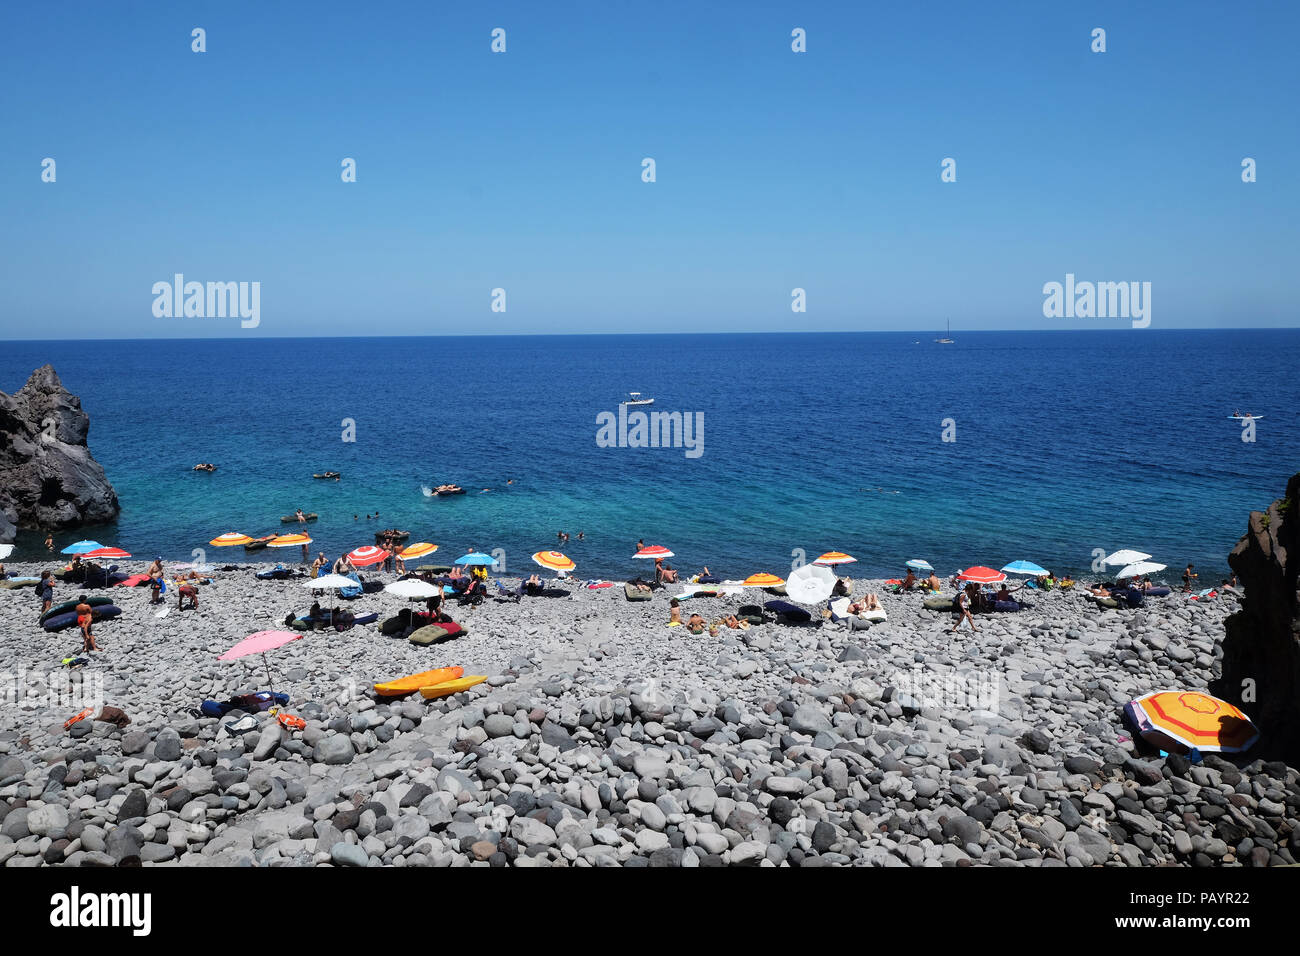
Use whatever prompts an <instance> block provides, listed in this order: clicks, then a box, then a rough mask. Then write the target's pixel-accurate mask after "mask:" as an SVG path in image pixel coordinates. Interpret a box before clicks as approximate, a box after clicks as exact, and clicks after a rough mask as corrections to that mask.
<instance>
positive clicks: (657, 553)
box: [632, 544, 676, 558]
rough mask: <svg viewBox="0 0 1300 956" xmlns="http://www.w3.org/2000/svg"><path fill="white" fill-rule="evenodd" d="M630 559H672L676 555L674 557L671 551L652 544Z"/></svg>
mask: <svg viewBox="0 0 1300 956" xmlns="http://www.w3.org/2000/svg"><path fill="white" fill-rule="evenodd" d="M632 557H634V558H672V557H676V555H674V554H673V553H672V552H671V551H669V550H668V549H667V548H665V547H662V546H661V545H657V544H652V545H649V546H647V547H644V548H642V549H641V550H640V551H638V552H637V553H636V554H634V555H632Z"/></svg>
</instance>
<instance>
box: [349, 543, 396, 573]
mask: <svg viewBox="0 0 1300 956" xmlns="http://www.w3.org/2000/svg"><path fill="white" fill-rule="evenodd" d="M387 557H388V552H387V551H385V550H384V549H383V548H376V547H375V546H374V545H373V544H363V545H362V546H361V547H359V548H357V549H356V550H355V551H349V552H348V560H349V561H351V562H352V564H353V566H354V567H358V568H365V567H369V566H370V565H372V564H379V563H380V562H381V561H383V560H384V559H385V558H387Z"/></svg>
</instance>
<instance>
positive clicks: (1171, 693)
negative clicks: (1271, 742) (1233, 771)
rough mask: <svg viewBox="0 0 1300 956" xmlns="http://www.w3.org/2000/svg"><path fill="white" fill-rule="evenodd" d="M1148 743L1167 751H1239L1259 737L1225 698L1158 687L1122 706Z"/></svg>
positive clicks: (1239, 711) (1252, 725) (1246, 718)
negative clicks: (1158, 689)
mask: <svg viewBox="0 0 1300 956" xmlns="http://www.w3.org/2000/svg"><path fill="white" fill-rule="evenodd" d="M1124 711H1125V713H1127V714H1128V717H1129V719H1130V720H1132V721H1133V724H1134V726H1136V727H1137V729H1138V732H1139V733H1140V734H1141V735H1142V737H1143V738H1144V739H1145V740H1147V741H1148V742H1149V743H1152V744H1154V745H1156V746H1157V747H1159V748H1160V749H1161V750H1167V751H1169V752H1170V753H1186V752H1187V751H1188V750H1190V749H1191V748H1192V747H1195V748H1196V749H1197V750H1199V751H1201V752H1203V753H1204V752H1221V753H1239V752H1240V751H1243V750H1249V749H1250V747H1251V746H1252V745H1253V744H1254V743H1255V741H1256V740H1258V739H1259V730H1258V729H1257V728H1256V727H1255V725H1254V724H1253V723H1251V720H1250V718H1249V717H1247V716H1246V715H1245V714H1244V713H1242V712H1241V710H1239V709H1238V708H1237V707H1234V706H1233V705H1232V704H1229V703H1228V702H1227V701H1226V700H1219V698H1217V697H1211V696H1210V695H1209V694H1206V693H1204V692H1202V691H1177V690H1161V691H1156V692H1155V693H1153V694H1146V695H1144V696H1142V697H1139V698H1137V699H1136V700H1132V701H1129V703H1128V704H1127V705H1125V707H1124Z"/></svg>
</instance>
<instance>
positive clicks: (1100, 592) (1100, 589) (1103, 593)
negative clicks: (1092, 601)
mask: <svg viewBox="0 0 1300 956" xmlns="http://www.w3.org/2000/svg"><path fill="white" fill-rule="evenodd" d="M1088 590H1090V591H1091V592H1092V594H1093V596H1094V597H1110V591H1108V590H1107V589H1106V588H1105V586H1103V585H1101V584H1098V585H1096V586H1095V587H1091V588H1089V589H1088Z"/></svg>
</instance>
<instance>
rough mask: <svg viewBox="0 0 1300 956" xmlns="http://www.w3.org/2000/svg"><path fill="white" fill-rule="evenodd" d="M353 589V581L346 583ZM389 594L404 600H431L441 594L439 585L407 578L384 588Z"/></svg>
mask: <svg viewBox="0 0 1300 956" xmlns="http://www.w3.org/2000/svg"><path fill="white" fill-rule="evenodd" d="M348 583H349V584H350V585H352V586H353V587H355V586H356V582H355V581H349V582H348ZM384 590H385V591H387V592H388V593H389V594H396V595H397V596H398V597H404V598H431V597H436V596H437V595H439V594H441V593H442V585H441V584H430V583H429V582H428V581H419V580H416V579H415V578H407V579H406V580H405V581H395V582H393V583H392V584H390V585H388V587H386V588H384Z"/></svg>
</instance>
